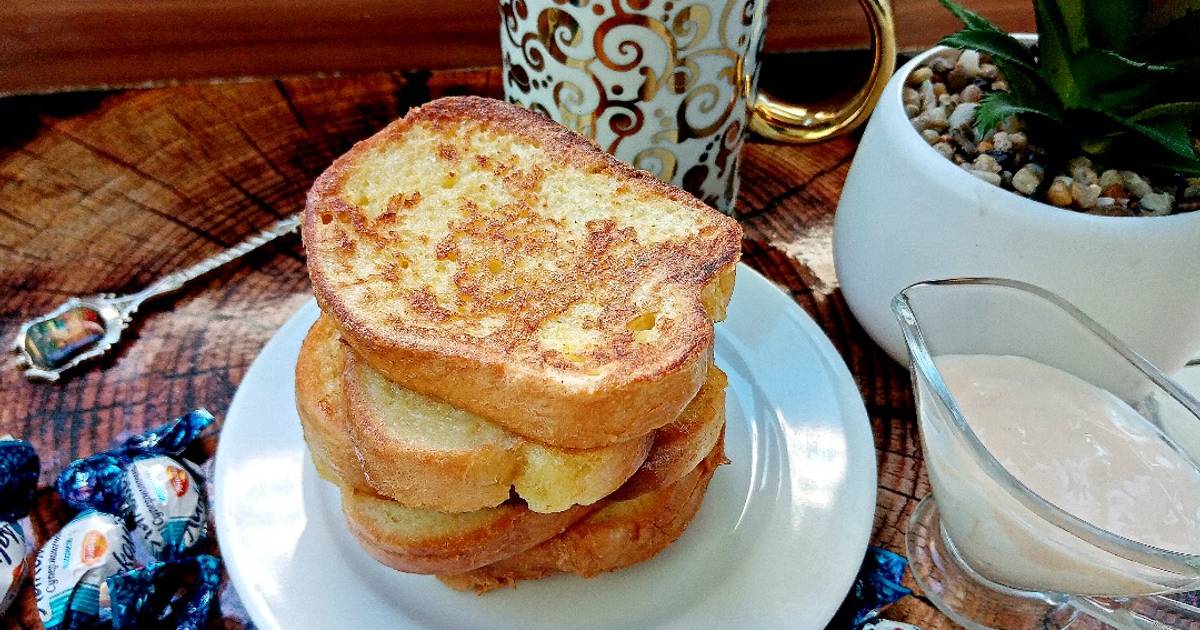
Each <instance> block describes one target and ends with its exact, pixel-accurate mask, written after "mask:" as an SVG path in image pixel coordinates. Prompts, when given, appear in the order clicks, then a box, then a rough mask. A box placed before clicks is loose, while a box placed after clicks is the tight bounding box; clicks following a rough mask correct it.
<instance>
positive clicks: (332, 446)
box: [296, 317, 372, 492]
mask: <svg viewBox="0 0 1200 630" xmlns="http://www.w3.org/2000/svg"><path fill="white" fill-rule="evenodd" d="M341 346H342V344H341V341H340V340H339V336H338V329H337V327H336V326H335V325H334V324H333V322H332V321H330V320H329V319H328V318H326V317H321V318H319V319H317V321H316V323H314V324H313V325H312V328H310V329H309V330H308V334H307V335H305V337H304V343H303V344H301V345H300V357H299V358H298V359H297V360H296V412H297V413H298V414H299V416H300V428H301V430H302V431H303V433H304V441H305V442H307V443H308V452H309V453H310V454H311V455H312V460H313V466H315V467H316V469H317V473H318V474H319V475H321V477H323V478H325V479H326V480H327V481H331V482H333V483H335V484H337V485H339V486H346V487H350V488H356V489H359V490H363V491H367V492H370V491H372V487H371V485H370V484H369V483H368V482H367V478H366V476H365V475H364V474H363V469H362V466H361V465H360V464H359V461H358V455H357V454H355V451H354V444H353V443H352V442H351V441H350V436H349V434H348V433H347V432H346V413H347V411H346V410H347V405H346V399H345V397H344V396H343V395H342V372H343V371H344V370H345V364H344V361H343V360H342V352H343V351H342V347H341Z"/></svg>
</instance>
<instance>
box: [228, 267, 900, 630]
mask: <svg viewBox="0 0 1200 630" xmlns="http://www.w3.org/2000/svg"><path fill="white" fill-rule="evenodd" d="M317 314H318V313H317V308H316V305H315V304H314V303H311V302H310V303H309V304H307V305H305V306H304V307H303V308H302V309H300V311H299V312H298V313H296V315H295V316H293V317H292V318H291V319H290V320H289V321H288V322H287V323H286V324H284V325H283V327H282V328H280V329H279V332H277V333H276V334H275V336H274V338H272V339H271V341H270V342H268V343H267V345H266V346H265V347H264V348H263V350H262V353H261V354H260V355H259V356H258V358H257V359H256V360H255V361H254V364H253V365H252V366H250V370H249V371H248V372H247V373H246V378H245V379H244V380H243V381H242V385H241V387H240V388H239V389H238V392H237V395H236V396H234V399H233V403H232V404H231V405H230V408H229V414H228V415H227V416H226V418H225V424H224V428H223V430H222V432H221V439H220V444H219V447H218V449H217V455H216V465H215V472H214V476H215V477H214V482H213V484H212V490H213V501H214V509H215V515H216V523H217V534H218V537H219V541H220V546H221V553H222V555H223V556H224V558H225V562H226V564H227V566H228V569H229V575H230V577H231V578H232V580H233V584H234V586H235V587H236V588H237V591H238V593H239V595H240V596H241V598H242V601H243V603H244V604H245V606H246V608H247V610H248V611H249V613H250V616H251V618H252V619H253V620H254V622H255V623H256V624H258V625H259V626H261V627H262V628H286V629H288V630H291V629H295V628H353V629H366V628H372V629H373V628H413V627H420V628H425V627H429V628H480V627H487V628H531V627H571V628H622V629H629V628H650V627H663V628H700V627H705V628H715V627H733V626H738V627H739V628H743V629H744V628H753V627H764V628H766V627H775V628H777V627H788V628H822V627H824V626H825V624H826V623H827V622H828V620H829V619H830V618H831V617H832V616H833V613H834V612H835V611H836V610H837V607H838V605H839V604H840V603H841V601H842V599H843V598H844V596H845V594H846V592H847V590H848V589H849V587H850V584H851V582H852V580H853V578H854V575H855V573H856V572H857V569H858V566H859V564H860V563H861V561H862V558H863V554H864V552H865V550H866V546H867V540H868V538H869V536H870V531H871V524H872V516H873V514H874V509H875V489H876V477H875V454H874V443H873V441H872V438H871V431H870V424H869V422H868V420H867V415H866V411H865V410H864V408H863V403H862V399H861V398H860V396H859V394H858V390H857V389H856V387H855V385H854V382H853V380H852V379H851V378H850V373H849V371H848V370H847V369H846V366H845V364H844V363H843V362H842V360H841V358H839V357H838V355H837V353H836V352H835V351H834V348H833V346H832V345H831V344H830V343H829V340H828V339H827V338H826V337H825V335H824V334H822V332H821V330H820V329H819V328H818V327H817V325H816V324H815V323H814V322H813V321H812V320H811V319H810V318H809V317H808V316H807V315H806V314H805V313H804V312H803V311H801V310H800V308H799V307H798V306H797V305H796V304H795V302H793V301H792V299H791V298H790V297H788V296H787V295H786V294H785V293H783V292H782V291H780V290H779V289H778V288H777V287H775V286H774V285H773V284H771V282H769V281H768V280H766V279H765V278H763V277H762V276H760V275H759V274H758V273H756V272H754V271H753V270H751V269H750V268H748V267H746V266H745V265H742V266H741V267H739V269H738V278H737V290H736V292H735V293H734V296H733V301H732V303H731V304H730V307H729V317H728V319H727V320H726V321H725V322H724V323H722V324H720V325H718V326H717V345H716V357H717V363H718V365H720V367H721V368H722V369H724V370H725V371H726V372H727V373H728V374H729V390H728V396H727V405H728V428H727V430H726V452H727V454H728V457H729V459H731V460H732V461H733V463H732V464H730V465H728V466H723V467H721V468H719V469H718V470H717V473H716V476H715V477H714V478H713V481H712V485H711V486H710V487H709V491H708V495H707V497H706V498H705V499H704V504H703V506H702V508H701V510H700V513H699V514H698V515H697V517H696V519H695V520H694V521H693V522H692V525H691V527H689V528H688V530H687V531H686V532H685V533H684V535H683V537H682V538H681V539H680V540H679V541H678V542H676V543H675V544H674V545H671V546H670V547H669V548H667V549H666V550H665V551H663V552H662V553H660V554H659V555H658V556H656V557H655V558H653V559H651V560H649V561H647V562H643V563H641V564H639V565H635V566H633V567H630V568H628V569H625V570H622V571H617V572H614V573H609V574H605V575H601V576H598V577H596V578H593V579H590V580H584V579H581V578H577V577H575V576H570V575H563V576H556V577H551V578H547V579H543V580H537V581H532V582H522V583H521V584H520V587H519V588H517V589H515V590H514V589H505V590H501V591H498V592H493V593H490V594H488V595H486V596H483V597H478V596H476V595H473V594H465V593H458V592H454V591H451V590H449V589H447V588H446V587H444V586H442V584H441V583H440V582H438V581H437V580H436V579H434V578H433V577H430V576H420V575H407V574H404V573H398V572H396V571H392V570H391V569H388V568H386V567H384V566H382V565H380V564H377V563H376V562H375V561H374V560H372V559H371V558H370V557H368V556H367V555H366V553H365V552H363V551H362V550H360V549H359V547H358V545H357V544H356V543H355V542H354V540H353V539H352V538H351V536H350V534H349V532H347V531H346V528H345V525H344V524H343V521H342V517H341V511H340V508H339V501H338V493H337V490H336V489H335V488H334V487H333V486H332V485H331V484H329V483H326V482H324V481H322V480H321V479H320V478H319V477H318V476H317V474H316V470H315V469H314V468H313V466H312V464H311V462H310V461H309V457H308V451H307V449H306V447H305V445H304V440H303V439H302V437H301V434H300V422H299V419H298V418H297V417H296V412H295V409H294V402H293V395H294V392H293V385H292V370H293V366H294V365H295V362H296V355H297V352H298V350H299V347H300V342H301V339H302V338H303V337H304V334H305V332H306V331H307V330H308V327H309V325H310V324H311V323H312V322H313V321H314V320H315V319H316V317H317Z"/></svg>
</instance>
